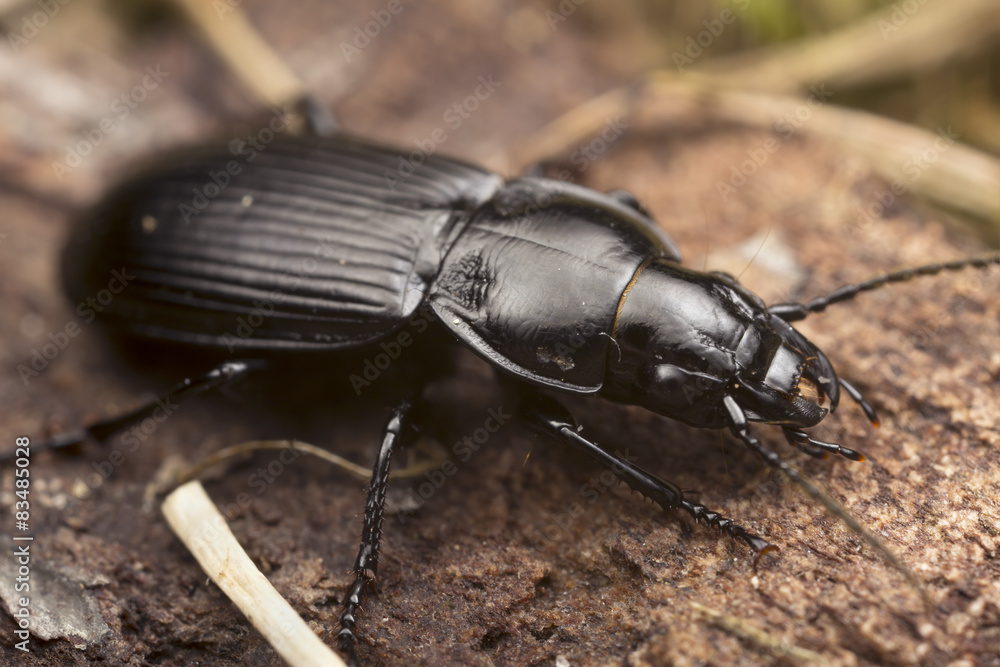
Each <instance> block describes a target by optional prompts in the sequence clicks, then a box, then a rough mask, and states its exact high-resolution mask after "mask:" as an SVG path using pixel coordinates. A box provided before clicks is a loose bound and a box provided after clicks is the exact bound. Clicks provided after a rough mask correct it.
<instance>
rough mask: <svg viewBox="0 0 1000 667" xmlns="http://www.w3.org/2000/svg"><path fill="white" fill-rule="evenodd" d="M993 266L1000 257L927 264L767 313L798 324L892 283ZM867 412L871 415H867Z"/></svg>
mask: <svg viewBox="0 0 1000 667" xmlns="http://www.w3.org/2000/svg"><path fill="white" fill-rule="evenodd" d="M993 264H1000V253H997V254H995V255H986V256H984V257H973V258H971V259H960V260H955V261H952V262H939V263H937V264H925V265H924V266H918V267H915V268H912V269H903V270H901V271H894V272H892V273H883V274H881V275H878V276H875V277H874V278H870V279H869V280H866V281H864V282H861V283H856V284H852V285H843V286H842V287H838V288H837V289H835V290H834V291H832V292H830V293H829V294H827V295H825V296H819V297H816V298H815V299H812V300H811V301H807V302H805V303H779V304H775V305H773V306H771V307H770V308H768V309H767V312H769V313H771V314H772V315H776V316H777V317H780V318H781V319H783V320H785V321H786V322H797V321H798V320H802V319H805V318H806V317H808V316H809V315H811V314H812V313H821V312H823V311H824V310H826V307H827V306H829V305H831V304H834V303H840V302H841V301H848V300H850V299H853V298H854V297H856V296H857V295H858V294H861V293H862V292H870V291H872V290H875V289H878V288H880V287H883V286H885V285H888V284H889V283H904V282H907V281H910V280H913V279H914V278H916V277H917V276H933V275H937V274H938V273H941V272H942V271H961V270H962V269H966V268H969V267H976V268H979V269H985V268H988V267H990V266H991V265H993ZM866 412H867V411H866Z"/></svg>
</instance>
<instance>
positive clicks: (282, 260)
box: [64, 138, 502, 350]
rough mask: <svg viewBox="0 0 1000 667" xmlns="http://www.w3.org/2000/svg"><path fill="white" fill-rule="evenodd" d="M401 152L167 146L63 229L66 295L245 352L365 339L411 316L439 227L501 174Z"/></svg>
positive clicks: (437, 254)
mask: <svg viewBox="0 0 1000 667" xmlns="http://www.w3.org/2000/svg"><path fill="white" fill-rule="evenodd" d="M258 146H259V145H258ZM401 159H402V158H401V155H400V153H399V152H397V151H393V150H389V149H383V148H380V147H377V146H373V145H371V144H368V143H364V142H360V141H357V140H353V139H348V138H335V139H322V140H320V139H290V138H284V139H277V140H275V141H273V142H272V143H270V144H268V145H266V146H263V147H262V150H256V149H254V148H251V147H250V145H249V144H246V143H244V144H242V146H241V147H240V148H238V149H237V150H235V151H234V152H230V151H227V150H226V149H225V148H224V147H222V148H216V149H213V150H209V151H201V152H198V153H187V154H184V153H181V154H178V156H177V157H176V158H173V159H171V160H170V166H167V167H160V168H159V169H157V170H155V171H152V172H150V173H149V174H147V175H145V176H143V177H141V178H139V179H137V180H135V181H132V182H131V183H129V184H126V185H125V186H124V187H123V188H121V189H119V190H118V191H117V192H116V193H114V194H113V195H112V196H110V197H109V198H107V199H106V200H105V201H104V202H102V203H101V204H100V205H99V206H98V207H97V209H96V210H95V211H94V212H93V213H92V214H91V215H90V216H89V219H88V220H87V221H86V222H85V224H83V225H81V226H79V227H77V229H76V230H75V232H74V238H73V239H72V241H71V243H70V244H69V246H68V248H67V250H66V257H65V262H64V280H65V282H66V286H67V291H68V292H69V294H70V295H71V296H72V298H73V299H74V301H77V302H78V303H79V307H78V309H77V312H78V314H80V315H81V316H82V317H84V319H88V317H89V318H90V319H93V318H94V317H95V316H97V317H100V318H101V319H102V320H104V321H105V322H106V323H108V324H109V325H110V326H112V328H114V329H117V330H119V331H123V332H128V333H132V334H138V335H141V336H147V337H151V338H156V339H161V340H169V341H176V342H183V343H194V344H199V345H212V346H227V347H229V348H230V349H233V348H242V349H249V350H253V349H259V350H273V349H303V350H309V349H336V348H343V347H351V346H354V345H360V344H363V343H365V342H368V341H371V340H374V339H376V338H378V337H380V336H383V335H385V334H386V333H388V332H390V331H392V330H394V329H395V328H398V327H399V326H401V325H402V324H403V322H405V320H406V318H407V317H408V316H409V315H410V314H412V313H413V311H415V310H416V308H417V307H418V306H419V304H420V303H421V302H422V301H423V298H424V295H425V294H426V293H427V286H428V282H429V281H430V280H431V279H432V278H433V277H434V275H435V274H436V273H437V270H438V267H439V264H440V261H441V257H442V254H443V252H444V251H445V250H446V249H447V243H448V241H447V237H448V235H449V232H451V230H452V229H453V227H454V226H455V225H456V223H460V222H461V221H462V220H464V219H467V218H468V214H469V212H470V211H471V210H474V209H475V208H476V207H478V206H479V205H480V204H481V203H482V202H483V201H485V200H487V199H489V198H490V197H491V196H492V194H493V193H494V192H495V191H496V190H497V188H498V187H499V185H500V183H501V182H502V181H501V179H500V178H499V177H498V176H495V175H492V174H490V173H488V172H485V171H483V170H481V169H478V168H475V167H472V166H469V165H465V164H463V163H460V162H456V161H452V160H447V159H444V158H437V157H433V156H432V157H428V158H426V160H425V161H424V163H423V164H422V165H420V166H419V167H418V168H417V169H416V170H410V171H409V172H407V171H401V170H400V165H401V164H403V163H402V162H400V160H401ZM407 173H409V175H408V176H406V175H405V174H407ZM109 295H110V298H108V297H109ZM102 297H103V298H102ZM88 299H89V300H90V301H88Z"/></svg>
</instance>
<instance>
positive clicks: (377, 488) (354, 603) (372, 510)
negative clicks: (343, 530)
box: [337, 398, 413, 665]
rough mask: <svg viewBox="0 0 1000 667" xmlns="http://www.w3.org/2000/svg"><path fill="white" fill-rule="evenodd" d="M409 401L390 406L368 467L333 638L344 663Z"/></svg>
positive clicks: (369, 577) (351, 653)
mask: <svg viewBox="0 0 1000 667" xmlns="http://www.w3.org/2000/svg"><path fill="white" fill-rule="evenodd" d="M412 407H413V402H412V400H411V399H409V398H407V399H406V400H404V401H403V402H402V403H400V405H399V406H398V407H397V408H396V409H395V410H393V413H392V415H391V416H390V417H389V421H388V422H386V425H385V429H383V433H382V447H381V448H380V449H379V453H378V458H377V459H376V460H375V466H374V467H373V468H372V478H371V483H370V484H369V488H368V502H367V503H366V504H365V519H364V525H363V527H362V529H361V546H360V547H359V549H358V557H357V560H355V561H354V568H353V571H354V574H355V579H354V583H353V584H352V585H351V588H350V590H349V591H348V593H347V596H346V597H345V598H344V610H343V612H341V614H340V632H339V633H338V634H337V640H338V643H339V644H340V650H341V652H343V653H344V655H346V656H347V659H348V664H351V665H357V664H359V662H358V656H357V649H356V644H357V638H356V636H355V634H354V627H355V624H356V622H357V614H358V612H359V611H360V610H361V599H362V598H363V597H364V594H365V591H366V590H367V589H368V587H369V585H370V584H371V582H373V581H374V580H375V576H376V574H377V573H378V555H379V547H380V545H381V541H382V519H383V518H384V516H385V493H386V489H387V488H388V482H389V464H390V462H391V459H392V453H393V451H394V450H395V448H396V447H398V446H401V444H400V443H401V440H403V434H404V430H405V427H406V424H407V422H408V420H409V418H410V414H411V409H412Z"/></svg>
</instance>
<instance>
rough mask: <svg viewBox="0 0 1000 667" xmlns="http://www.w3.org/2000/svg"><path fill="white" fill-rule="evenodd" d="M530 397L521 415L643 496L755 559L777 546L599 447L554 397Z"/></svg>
mask: <svg viewBox="0 0 1000 667" xmlns="http://www.w3.org/2000/svg"><path fill="white" fill-rule="evenodd" d="M528 396H529V397H530V400H523V401H522V402H521V406H520V412H521V416H522V417H523V418H525V419H526V420H527V422H528V423H529V424H530V425H531V426H532V427H533V428H535V429H537V430H539V431H541V432H543V433H546V434H548V435H550V436H552V437H553V438H555V439H556V440H558V441H559V442H561V443H563V444H565V445H569V446H571V447H574V448H576V449H578V450H582V451H583V452H584V453H585V454H587V456H589V457H590V458H591V459H593V460H595V461H597V462H598V463H600V464H602V465H607V466H610V467H611V468H612V469H613V470H614V471H615V472H616V473H618V474H620V475H621V476H622V478H623V479H624V480H625V483H627V484H628V485H629V487H631V488H632V489H634V490H636V491H638V492H639V493H641V494H642V495H643V496H645V497H647V498H649V499H650V500H652V501H654V502H655V503H657V504H658V505H659V506H660V507H662V508H663V509H682V510H684V511H685V512H687V513H688V514H690V515H691V516H692V517H693V518H694V519H695V520H696V521H704V522H705V523H706V524H707V525H709V526H713V527H715V528H718V529H719V530H721V531H723V532H725V533H728V534H729V535H730V536H732V537H733V538H735V539H738V540H740V541H742V542H744V543H745V544H746V545H747V546H749V547H750V548H751V549H753V551H754V554H755V557H754V560H755V562H756V560H758V559H760V557H761V556H763V555H764V554H766V553H767V552H769V551H773V550H776V549H777V547H775V546H774V545H772V544H770V543H769V542H768V541H767V540H765V539H764V538H762V537H759V536H758V535H754V534H753V533H751V532H749V531H748V530H746V529H745V528H743V527H742V526H740V525H738V524H736V523H735V522H734V521H733V520H732V519H730V518H727V517H725V516H723V515H722V514H720V513H718V512H715V511H713V510H710V509H708V508H707V507H705V506H704V505H702V504H700V503H695V502H692V501H690V500H688V499H687V498H685V497H684V493H683V492H682V491H681V489H680V487H679V486H677V485H676V484H674V483H673V482H669V481H667V480H664V479H660V478H659V477H656V476H655V475H651V474H650V473H648V472H646V471H645V470H643V469H641V468H638V467H636V466H634V465H632V464H631V463H629V462H628V461H626V460H625V459H624V458H623V457H621V456H619V455H617V454H612V453H610V452H608V451H605V450H604V449H602V448H601V447H600V446H599V445H598V444H597V443H596V442H594V441H592V440H588V439H587V438H585V437H583V436H582V435H580V433H579V429H578V427H577V423H576V420H575V419H574V418H573V415H572V414H571V413H570V412H569V410H568V409H566V407H565V406H563V405H562V404H561V403H559V402H558V401H557V400H555V399H554V398H551V397H549V396H544V395H540V394H534V393H529V394H528Z"/></svg>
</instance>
